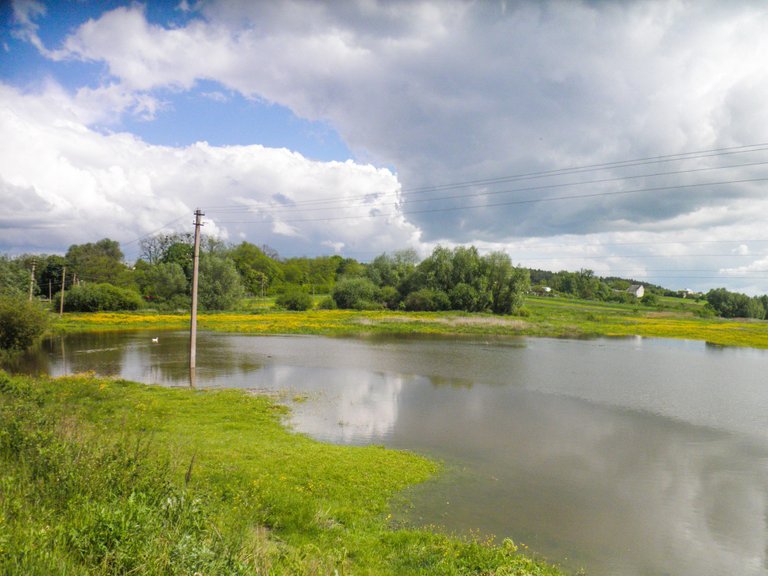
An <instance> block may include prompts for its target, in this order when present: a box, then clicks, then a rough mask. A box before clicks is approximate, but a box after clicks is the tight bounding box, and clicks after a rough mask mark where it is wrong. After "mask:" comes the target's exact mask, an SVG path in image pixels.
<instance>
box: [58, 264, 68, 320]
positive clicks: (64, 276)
mask: <svg viewBox="0 0 768 576" xmlns="http://www.w3.org/2000/svg"><path fill="white" fill-rule="evenodd" d="M66 279H67V267H66V266H64V268H62V269H61V304H59V316H62V315H63V314H64V281H65V280H66Z"/></svg>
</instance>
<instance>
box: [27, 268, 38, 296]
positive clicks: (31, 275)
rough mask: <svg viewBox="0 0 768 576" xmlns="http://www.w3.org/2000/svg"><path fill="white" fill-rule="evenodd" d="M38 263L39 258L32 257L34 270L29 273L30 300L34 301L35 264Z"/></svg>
mask: <svg viewBox="0 0 768 576" xmlns="http://www.w3.org/2000/svg"><path fill="white" fill-rule="evenodd" d="M36 264H37V260H36V259H35V258H33V259H32V272H30V273H29V301H30V302H32V294H33V293H34V287H35V265H36Z"/></svg>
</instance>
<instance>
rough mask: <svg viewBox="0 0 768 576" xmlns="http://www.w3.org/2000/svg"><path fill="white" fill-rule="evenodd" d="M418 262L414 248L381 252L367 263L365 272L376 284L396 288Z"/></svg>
mask: <svg viewBox="0 0 768 576" xmlns="http://www.w3.org/2000/svg"><path fill="white" fill-rule="evenodd" d="M417 262H418V256H417V255H416V251H415V250H400V251H398V252H395V253H394V254H392V255H389V254H386V253H384V254H381V255H379V256H376V258H374V259H373V262H371V263H370V264H368V267H367V268H366V274H367V275H368V278H370V280H371V282H373V283H374V284H376V285H377V286H380V287H381V286H391V287H394V288H397V287H398V286H400V284H401V283H402V282H403V280H405V279H406V278H407V277H408V276H409V275H410V274H412V273H413V271H414V269H415V268H416V264H417Z"/></svg>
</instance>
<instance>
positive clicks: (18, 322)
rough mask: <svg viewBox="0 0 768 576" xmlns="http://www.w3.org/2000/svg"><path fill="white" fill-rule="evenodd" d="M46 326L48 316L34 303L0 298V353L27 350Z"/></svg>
mask: <svg viewBox="0 0 768 576" xmlns="http://www.w3.org/2000/svg"><path fill="white" fill-rule="evenodd" d="M47 326H48V315H47V313H46V312H45V311H44V310H43V309H41V308H40V306H38V305H37V304H36V303H35V302H29V301H28V300H26V299H24V298H22V297H10V296H0V351H11V352H15V351H19V350H25V349H26V348H29V347H30V346H31V345H32V344H34V343H35V341H36V340H37V339H38V338H40V337H41V336H42V335H43V333H44V332H45V330H46V328H47Z"/></svg>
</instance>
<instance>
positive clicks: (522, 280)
mask: <svg viewBox="0 0 768 576" xmlns="http://www.w3.org/2000/svg"><path fill="white" fill-rule="evenodd" d="M483 264H484V267H485V269H486V276H487V278H488V286H489V287H490V292H491V310H492V311H493V312H494V313H496V314H511V313H512V312H514V311H515V310H517V309H518V308H520V307H521V306H522V305H523V297H524V295H525V293H526V292H527V291H528V288H530V285H531V280H530V276H529V275H528V270H525V269H522V268H516V267H514V266H512V261H511V259H510V258H509V256H508V255H507V254H505V253H503V252H491V253H490V254H488V256H486V257H485V258H483Z"/></svg>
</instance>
